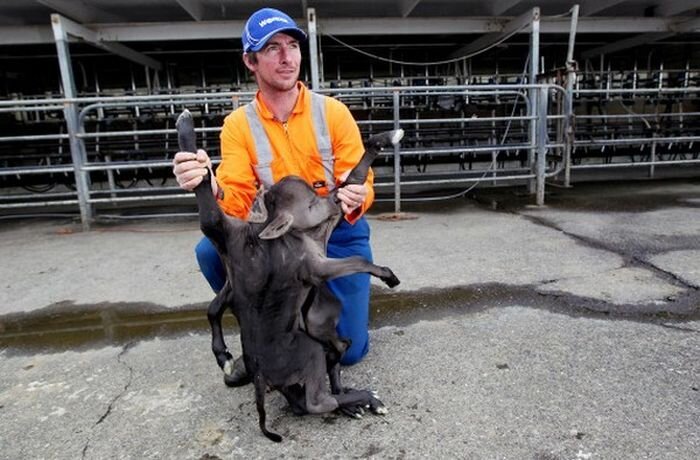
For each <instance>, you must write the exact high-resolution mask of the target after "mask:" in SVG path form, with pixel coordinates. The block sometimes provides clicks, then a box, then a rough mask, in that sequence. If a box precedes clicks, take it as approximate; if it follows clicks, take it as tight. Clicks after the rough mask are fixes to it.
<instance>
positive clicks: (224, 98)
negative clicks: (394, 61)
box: [0, 84, 572, 228]
mask: <svg viewBox="0 0 700 460" xmlns="http://www.w3.org/2000/svg"><path fill="white" fill-rule="evenodd" d="M322 92H324V93H327V94H330V95H332V96H334V97H336V98H338V99H339V100H341V101H343V102H345V103H346V104H347V105H348V106H349V107H350V109H351V110H352V112H353V114H354V115H355V117H356V119H357V121H358V125H359V126H360V129H361V131H362V134H363V136H368V135H370V134H372V133H376V132H379V131H382V130H387V129H393V128H399V127H400V128H403V129H404V130H405V131H406V137H405V138H404V141H403V142H402V144H401V145H400V146H397V147H396V148H395V149H394V151H393V152H385V153H384V154H383V155H382V156H381V157H380V158H379V159H378V161H377V162H376V163H375V172H376V188H377V189H378V191H379V192H384V194H385V195H387V196H390V197H391V199H392V200H393V201H394V208H395V211H396V212H399V211H400V207H401V202H402V201H405V200H406V197H405V193H406V191H411V190H418V189H426V188H432V189H440V188H445V187H448V186H449V187H455V186H465V184H474V183H478V182H483V181H489V182H490V183H513V182H519V183H526V184H528V185H527V186H528V188H529V190H530V191H531V192H532V193H533V194H534V195H535V201H536V202H537V203H539V204H542V203H543V202H544V183H545V179H546V178H548V177H552V176H555V175H557V174H558V173H559V172H561V171H562V169H563V168H564V167H565V164H566V162H565V159H566V158H567V156H568V155H569V154H570V152H571V146H572V142H571V141H572V137H571V136H567V135H566V133H567V131H569V132H570V131H571V130H570V129H569V127H570V120H571V117H570V116H569V115H567V113H565V109H562V108H566V107H568V106H570V104H568V103H566V101H567V98H568V95H567V92H566V91H565V90H564V89H563V88H562V87H560V86H556V85H551V84H542V85H473V86H469V85H467V86H436V87H426V86H423V87H388V88H342V89H341V88H335V89H328V90H324V91H322ZM253 95H254V93H230V92H221V93H216V92H212V93H198V94H161V95H144V96H123V97H91V98H90V97H86V98H76V99H32V100H15V101H2V102H0V115H3V114H10V115H11V116H13V117H15V118H22V121H23V123H22V125H23V126H27V125H28V124H29V125H31V124H32V122H33V121H43V122H44V123H42V126H45V125H46V123H45V121H46V120H53V123H52V124H51V126H52V127H53V128H52V129H53V132H51V133H48V134H46V133H42V134H22V135H13V136H5V137H0V152H3V155H2V157H1V158H2V161H3V164H2V167H1V168H0V179H2V178H5V179H7V181H9V179H10V178H11V179H13V180H14V182H16V185H18V186H17V187H12V186H8V184H4V185H5V186H4V187H3V189H2V190H3V191H4V193H2V194H0V208H4V209H10V210H29V209H36V208H38V207H41V208H46V207H58V206H60V207H62V208H65V207H68V208H69V209H70V208H72V209H74V210H75V209H76V208H77V209H79V210H80V212H81V218H82V221H83V224H84V226H85V227H86V228H87V227H88V226H89V224H90V222H91V221H92V220H93V219H95V218H97V217H100V215H101V213H103V212H105V211H104V209H105V208H104V205H109V206H114V205H119V204H127V203H130V204H139V203H141V204H143V203H148V202H151V203H153V202H163V203H165V202H168V203H185V202H188V201H190V200H192V194H189V193H185V192H183V191H182V190H181V189H179V188H178V187H177V185H176V184H175V183H174V181H173V180H172V177H171V176H172V173H171V168H172V165H171V158H172V155H173V154H174V152H175V151H176V150H177V141H176V132H175V129H174V121H175V118H176V117H177V115H178V114H179V113H180V111H182V110H183V109H184V108H187V109H189V110H190V111H191V112H192V113H193V114H194V116H195V119H196V123H197V128H196V131H197V133H198V134H199V142H200V145H202V147H203V148H205V149H207V150H208V151H209V153H210V155H211V156H212V157H213V159H214V163H215V164H216V163H218V160H219V146H218V144H219V143H218V132H219V130H220V126H221V123H222V120H223V116H224V115H226V114H227V113H229V112H230V111H231V110H232V109H234V108H236V107H237V106H239V105H241V104H245V103H247V102H248V101H250V100H251V98H252V97H253ZM555 101H559V103H555ZM562 101H564V103H562ZM554 110H556V112H554ZM69 119H72V120H73V123H70V122H69V123H66V121H65V120H69ZM71 124H73V127H71ZM567 139H568V141H567ZM69 153H70V154H69ZM18 163H19V164H18ZM32 178H34V180H32ZM7 181H6V182H7ZM9 185H12V184H9ZM81 185H82V186H81ZM402 193H403V194H404V195H402ZM402 196H403V198H402Z"/></svg>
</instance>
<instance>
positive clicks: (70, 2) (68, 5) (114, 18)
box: [36, 0, 126, 23]
mask: <svg viewBox="0 0 700 460" xmlns="http://www.w3.org/2000/svg"><path fill="white" fill-rule="evenodd" d="M36 2H37V3H40V4H42V5H44V6H46V7H49V8H51V9H52V10H54V11H55V12H57V13H60V14H62V15H63V16H66V17H69V18H71V19H73V20H75V21H78V22H82V23H85V22H124V21H125V20H126V18H124V17H121V16H118V15H116V14H113V13H110V12H107V11H104V10H102V9H100V8H95V7H94V6H92V5H90V4H89V3H88V2H86V1H85V0H36Z"/></svg>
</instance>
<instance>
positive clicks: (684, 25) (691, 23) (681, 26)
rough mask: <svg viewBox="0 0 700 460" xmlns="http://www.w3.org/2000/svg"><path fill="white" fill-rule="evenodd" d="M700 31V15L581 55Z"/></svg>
mask: <svg viewBox="0 0 700 460" xmlns="http://www.w3.org/2000/svg"><path fill="white" fill-rule="evenodd" d="M698 31H700V17H698V18H694V19H690V20H685V21H679V22H677V23H675V24H670V25H669V31H668V32H661V33H649V34H641V35H637V36H634V37H630V38H626V39H624V40H620V41H617V42H613V43H609V44H607V45H604V46H600V47H598V48H593V49H591V50H588V51H585V52H583V53H581V57H582V58H584V59H590V58H592V57H594V56H600V55H601V54H610V53H615V52H618V51H623V50H626V49H629V48H634V47H635V46H640V45H646V44H648V43H654V42H657V41H659V40H664V39H666V38H669V37H673V36H674V35H678V34H682V33H692V32H698Z"/></svg>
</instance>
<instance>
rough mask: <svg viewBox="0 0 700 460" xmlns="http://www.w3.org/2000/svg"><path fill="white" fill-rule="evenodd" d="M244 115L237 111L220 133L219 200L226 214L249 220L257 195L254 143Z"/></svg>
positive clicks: (228, 117) (228, 118)
mask: <svg viewBox="0 0 700 460" xmlns="http://www.w3.org/2000/svg"><path fill="white" fill-rule="evenodd" d="M247 126H248V122H247V120H246V119H245V113H244V112H243V111H242V110H237V111H235V112H233V113H231V114H230V115H229V116H227V117H226V120H225V121H224V126H223V128H222V130H221V135H220V139H221V163H220V164H219V167H218V168H217V170H216V178H217V181H218V183H219V188H220V191H219V194H218V196H217V199H218V201H219V205H220V206H221V208H222V209H223V210H224V212H225V213H226V214H229V215H232V216H235V217H238V218H240V219H246V218H247V217H248V212H249V211H250V208H251V206H252V204H253V200H254V199H255V193H256V192H257V179H256V177H255V172H254V170H253V153H251V152H250V146H251V145H252V143H251V140H250V139H248V137H249V134H248V133H247V132H246V130H245V127H247Z"/></svg>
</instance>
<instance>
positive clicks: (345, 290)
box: [195, 217, 372, 365]
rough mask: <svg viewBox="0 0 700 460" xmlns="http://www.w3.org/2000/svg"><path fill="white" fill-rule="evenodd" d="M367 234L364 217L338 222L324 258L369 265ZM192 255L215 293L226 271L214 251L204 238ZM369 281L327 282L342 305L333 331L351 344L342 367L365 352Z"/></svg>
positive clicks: (358, 278) (366, 277)
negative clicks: (359, 259) (356, 259)
mask: <svg viewBox="0 0 700 460" xmlns="http://www.w3.org/2000/svg"><path fill="white" fill-rule="evenodd" d="M369 233H370V232H369V224H368V223H367V220H366V219H365V218H364V217H362V218H360V219H359V220H358V221H357V222H355V224H354V225H351V224H349V223H348V222H347V221H346V220H345V219H343V220H341V222H340V224H339V225H338V227H336V229H335V230H334V231H333V233H332V234H331V238H330V240H329V242H328V257H330V258H343V257H350V256H362V257H364V258H365V259H367V260H369V261H370V262H371V261H372V249H371V248H370V245H369ZM195 253H196V255H197V262H199V268H200V269H201V271H202V274H203V275H204V277H205V278H206V279H207V281H208V282H209V285H210V286H211V287H212V289H213V290H214V292H219V291H220V290H221V288H223V287H224V283H225V282H226V271H225V270H224V267H223V264H222V263H221V259H220V258H219V254H218V253H217V252H216V249H214V246H213V245H212V244H211V242H210V241H209V239H208V238H206V237H204V238H202V240H201V241H200V242H199V243H198V244H197V247H196V248H195ZM369 277H370V275H369V274H367V273H357V274H355V275H348V276H344V277H341V278H336V279H334V280H330V281H328V287H329V288H330V289H331V291H332V292H333V294H335V296H336V297H337V298H338V299H339V300H340V302H341V304H342V305H343V310H342V312H341V314H340V321H339V322H338V327H337V330H338V335H339V336H340V337H343V338H349V339H350V340H352V344H351V345H350V348H348V350H347V351H346V352H345V355H343V359H342V360H341V364H344V365H350V364H355V363H357V362H359V361H360V360H361V359H362V358H363V357H364V356H365V355H366V354H367V351H369V333H368V328H369V290H370V281H369Z"/></svg>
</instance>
